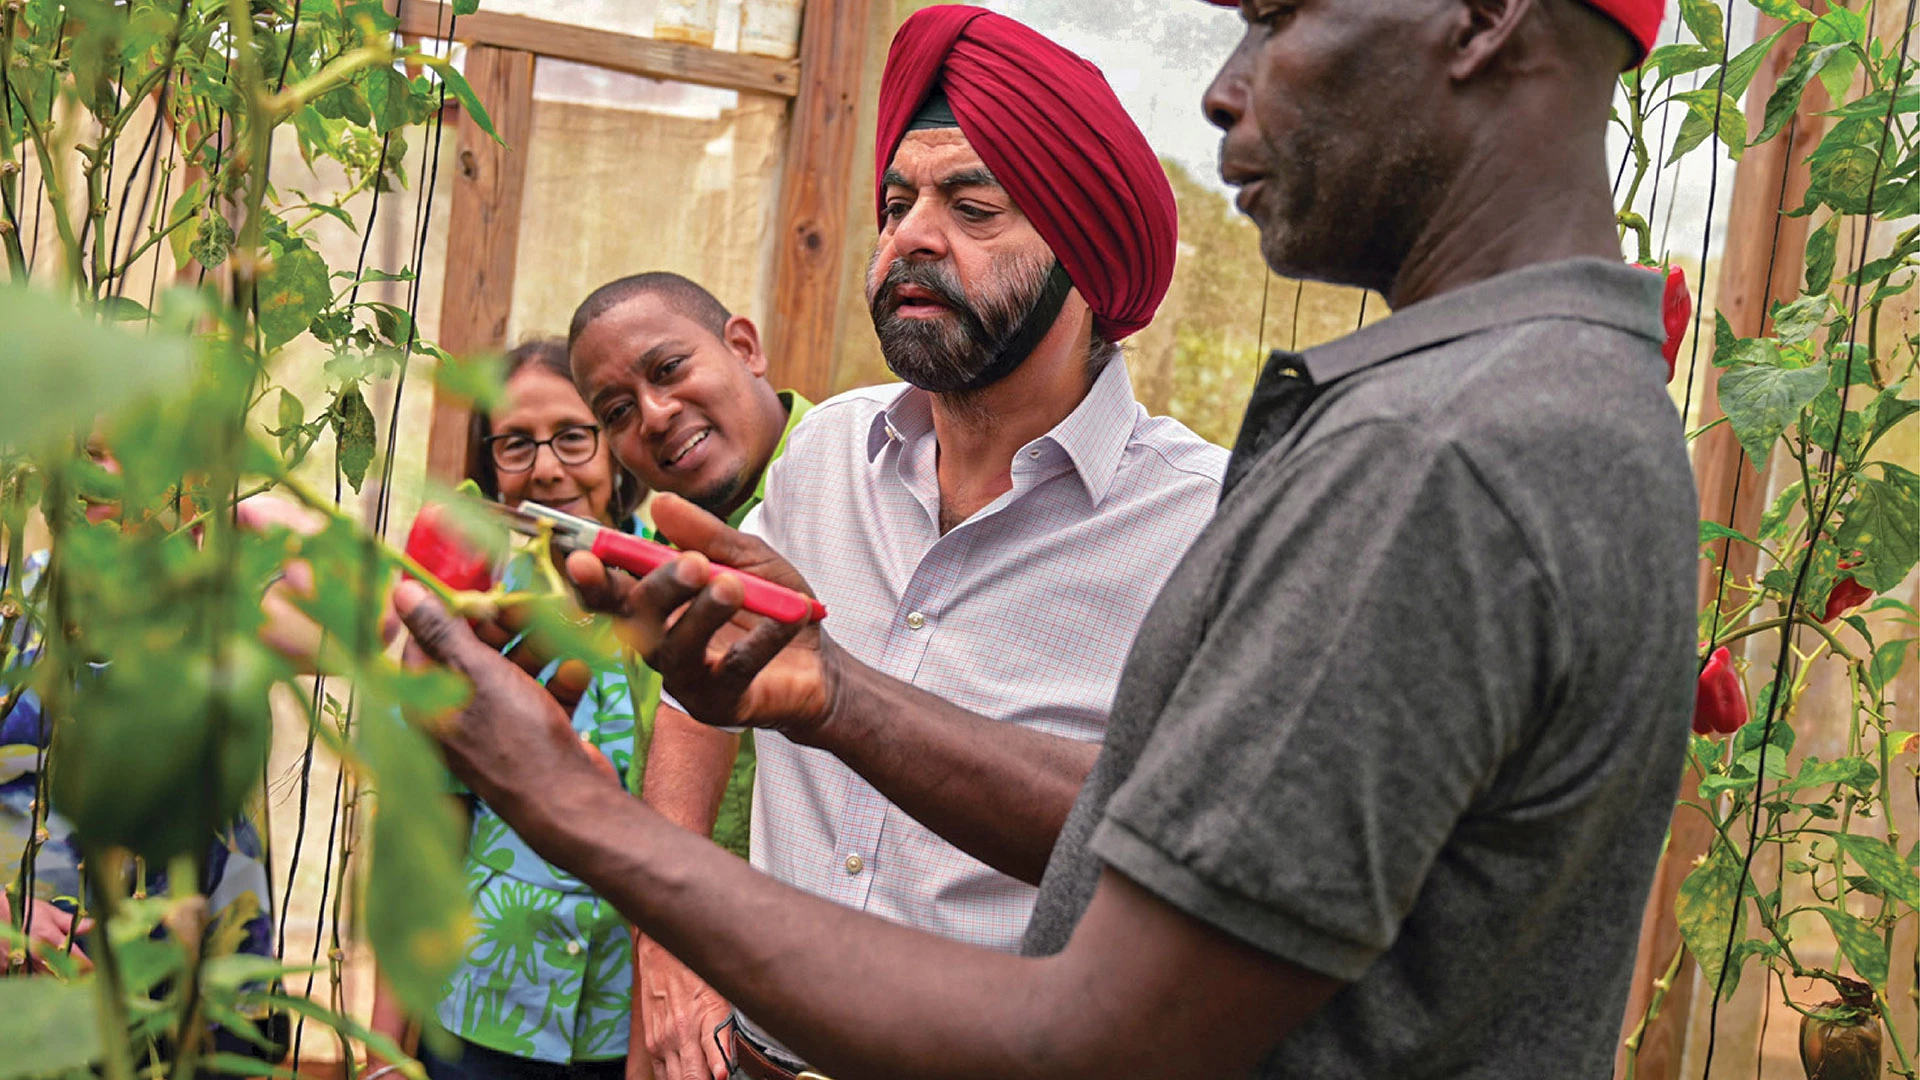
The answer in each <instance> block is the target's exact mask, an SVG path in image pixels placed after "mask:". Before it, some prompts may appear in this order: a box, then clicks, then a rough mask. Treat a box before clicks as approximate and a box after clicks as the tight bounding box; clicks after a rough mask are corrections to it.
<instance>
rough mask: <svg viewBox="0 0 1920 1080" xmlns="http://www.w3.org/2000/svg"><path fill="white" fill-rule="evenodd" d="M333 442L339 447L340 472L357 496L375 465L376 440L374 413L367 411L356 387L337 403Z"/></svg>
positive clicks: (364, 401)
mask: <svg viewBox="0 0 1920 1080" xmlns="http://www.w3.org/2000/svg"><path fill="white" fill-rule="evenodd" d="M333 438H334V441H335V442H336V443H337V444H338V449H337V451H336V452H337V453H338V454H339V458H340V471H341V472H342V473H343V474H345V476H346V478H347V483H349V484H352V485H353V490H354V491H355V492H356V493H358V492H359V490H360V484H361V482H362V481H364V480H366V478H367V467H368V466H370V465H372V464H373V442H374V439H373V410H372V409H369V408H367V399H366V398H364V397H361V396H360V388H359V387H357V386H350V387H348V388H346V389H345V390H343V391H341V392H340V395H339V397H338V398H336V399H335V404H334V414H333Z"/></svg>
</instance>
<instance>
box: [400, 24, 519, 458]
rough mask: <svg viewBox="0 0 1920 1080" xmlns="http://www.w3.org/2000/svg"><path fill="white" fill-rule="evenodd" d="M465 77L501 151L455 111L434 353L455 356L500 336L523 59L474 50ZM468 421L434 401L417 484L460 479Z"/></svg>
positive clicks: (460, 405)
mask: <svg viewBox="0 0 1920 1080" xmlns="http://www.w3.org/2000/svg"><path fill="white" fill-rule="evenodd" d="M466 75H467V82H469V83H470V84H472V86H473V90H474V93H475V94H477V95H478V96H479V98H480V102H481V104H483V105H485V106H486V107H487V112H488V114H489V115H490V116H491V117H492V118H493V126H494V130H495V131H497V132H499V134H500V139H501V142H495V141H494V140H493V139H491V138H489V137H488V135H487V133H486V132H484V131H482V130H480V126H479V125H478V124H476V123H474V122H473V119H472V117H470V116H468V115H467V114H466V112H465V110H462V111H461V113H460V141H459V148H458V151H457V153H458V157H457V158H456V163H457V166H458V167H457V168H456V169H455V171H454V176H453V210H452V215H451V219H450V221H449V222H448V228H447V265H446V270H445V273H444V276H445V285H444V287H443V291H442V293H441V301H440V334H439V344H440V347H441V348H443V349H445V350H447V351H448V352H450V353H455V354H459V353H467V352H473V351H476V350H479V349H489V348H495V347H498V346H499V345H500V344H502V342H503V341H504V340H505V338H506V335H507V315H508V313H509V312H511V311H512V309H513V269H514V259H515V257H516V255H517V254H518V250H519V243H520V196H521V193H522V191H523V190H524V189H525V187H526V172H527V158H526V146H527V142H528V140H529V139H530V138H531V137H532V135H533V54H532V53H530V52H523V51H521V50H518V49H500V48H495V47H493V46H491V45H475V46H473V47H472V48H471V49H469V50H468V52H467V71H466ZM502 143H504V144H505V145H502ZM422 182H424V179H423V181H422ZM418 269H419V268H418V267H416V268H415V271H416V272H418ZM468 415H469V409H468V406H467V403H466V402H465V401H460V400H456V399H452V398H448V397H446V396H444V395H443V394H441V393H440V392H439V391H438V390H436V391H435V392H434V396H433V424H432V427H431V428H430V429H429V433H428V436H427V475H429V476H431V477H434V478H435V479H438V480H443V481H445V482H447V483H458V482H459V481H460V480H462V479H464V478H465V477H466V475H467V464H468V463H467V421H468Z"/></svg>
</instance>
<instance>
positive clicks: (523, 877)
mask: <svg viewBox="0 0 1920 1080" xmlns="http://www.w3.org/2000/svg"><path fill="white" fill-rule="evenodd" d="M530 572H531V564H530V563H529V562H528V561H527V560H525V559H521V560H516V561H515V562H514V563H513V564H510V565H509V567H508V571H507V575H506V577H507V582H508V585H509V587H519V586H520V585H522V584H524V582H525V581H526V580H527V578H528V576H529V575H530ZM640 670H641V672H642V679H643V684H644V685H642V686H639V687H635V688H634V690H635V691H636V692H637V693H636V694H635V695H630V694H629V692H628V683H627V677H626V674H625V672H624V671H623V670H621V669H620V668H618V667H615V666H608V667H606V668H604V669H598V670H596V671H595V672H594V678H593V681H592V683H591V684H590V685H589V686H588V688H587V692H586V693H585V694H584V695H582V697H581V698H580V704H579V705H578V706H577V707H576V708H575V709H574V711H573V727H574V730H575V731H577V732H579V733H580V734H581V735H583V736H585V737H586V738H587V740H588V741H589V742H591V743H592V744H593V745H594V746H596V747H598V748H599V749H600V751H601V752H602V753H604V754H605V755H606V756H607V759H608V760H609V761H611V762H612V763H613V767H614V770H615V771H616V772H618V773H619V774H620V777H621V780H622V782H623V783H624V782H626V780H627V778H628V777H629V775H630V774H631V773H632V771H633V758H634V752H635V736H636V734H637V733H638V731H639V730H651V726H652V721H653V710H654V708H655V706H657V704H658V702H659V699H660V691H659V679H658V677H657V676H654V675H653V673H652V672H650V671H647V670H646V669H645V668H641V669H640ZM551 674H552V669H551V667H550V668H549V670H548V671H547V672H544V673H543V675H542V678H543V679H544V678H546V677H550V676H551ZM635 696H637V697H638V699H639V701H640V716H641V724H640V725H639V728H638V729H637V728H636V724H635V719H634V715H635V713H634V697H635ZM641 741H642V742H644V739H642V740H641ZM467 882H468V885H469V887H470V888H471V889H472V890H473V906H474V922H475V931H474V934H473V936H472V938H471V939H470V940H469V941H468V942H467V951H466V956H465V957H464V958H463V960H462V962H461V964H460V967H459V969H458V970H456V971H455V972H454V974H453V976H452V979H451V980H450V982H449V984H448V990H447V995H446V997H445V998H444V999H442V1001H441V1003H440V1008H439V1012H438V1017H439V1020H440V1023H441V1024H442V1025H443V1026H445V1027H446V1029H447V1030H448V1031H450V1032H452V1033H453V1034H455V1035H458V1036H460V1037H461V1038H463V1039H466V1040H467V1041H469V1042H473V1043H477V1044H479V1045H481V1046H484V1047H486V1048H488V1049H489V1050H496V1051H499V1052H501V1053H506V1054H514V1055H517V1056H519V1057H525V1058H531V1059H533V1060H536V1061H546V1062H562V1063H564V1062H577V1061H597V1060H606V1059H610V1058H622V1057H625V1056H626V1053H627V1031H628V1026H629V1023H630V1018H631V1016H632V993H633V966H632V962H631V957H630V948H631V946H630V940H629V937H628V928H627V923H626V920H624V919H622V918H621V916H620V913H619V912H617V911H615V910H614V908H613V905H611V904H609V903H607V902H606V901H604V900H602V899H600V898H599V897H598V896H595V895H594V894H593V892H592V891H591V890H589V889H588V888H587V887H586V886H585V885H582V884H581V883H580V881H579V879H577V878H575V877H573V876H572V875H571V874H568V873H566V872H565V871H563V870H560V869H559V868H557V867H554V866H552V865H550V864H548V863H547V862H546V861H545V860H543V859H541V858H540V856H538V855H536V854H534V852H533V849H532V848H529V847H528V846H527V845H526V842H525V841H523V840H521V839H520V837H519V836H517V835H515V834H514V832H513V830H512V829H510V828H508V826H507V823H506V822H505V821H503V820H502V819H501V818H500V816H499V815H498V814H496V813H494V812H493V810H492V809H491V808H490V807H488V806H487V805H486V804H485V803H484V802H479V801H477V800H476V801H475V803H474V814H473V833H472V837H471V840H470V843H469V848H468V854H467Z"/></svg>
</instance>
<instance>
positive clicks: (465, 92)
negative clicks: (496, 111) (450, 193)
mask: <svg viewBox="0 0 1920 1080" xmlns="http://www.w3.org/2000/svg"><path fill="white" fill-rule="evenodd" d="M422 60H423V62H424V63H426V65H427V66H428V67H431V68H432V69H433V70H434V73H435V74H437V75H439V76H440V81H441V82H442V83H443V84H444V85H445V86H446V88H447V89H448V90H449V91H451V92H452V93H453V96H454V97H457V98H459V99H460V107H461V108H463V109H465V110H467V115H468V116H469V117H471V118H472V119H473V122H474V123H475V124H476V125H478V126H479V128H480V130H481V131H484V132H486V133H487V135H488V137H489V138H491V139H493V141H494V142H497V143H500V145H502V146H505V145H506V142H505V140H503V139H501V138H500V135H499V133H498V132H496V131H494V130H493V118H492V117H491V116H488V115H487V107H486V106H485V105H482V104H480V97H479V95H477V94H475V93H474V92H473V87H472V86H469V85H468V84H467V77H466V76H465V75H462V74H460V69H459V68H456V67H454V66H453V65H452V64H451V63H449V62H448V61H446V60H445V59H441V58H437V57H430V56H429V57H422Z"/></svg>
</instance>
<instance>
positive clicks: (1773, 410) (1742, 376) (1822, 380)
mask: <svg viewBox="0 0 1920 1080" xmlns="http://www.w3.org/2000/svg"><path fill="white" fill-rule="evenodd" d="M1831 377H1832V374H1831V372H1829V371H1828V369H1827V365H1826V364H1823V363H1822V364H1813V365H1811V366H1808V367H1803V368H1783V367H1773V366H1770V365H1764V364H1749V365H1745V366H1741V367H1735V368H1732V369H1730V370H1728V371H1727V372H1726V373H1725V374H1723V375H1721V376H1720V408H1721V410H1722V411H1724V412H1725V413H1726V414H1727V422H1728V423H1729V424H1732V425H1733V434H1734V436H1735V437H1736V438H1738V439H1739V440H1740V445H1741V447H1742V448H1744V449H1745V450H1746V452H1747V458H1748V459H1749V460H1750V461H1752V462H1753V467H1754V468H1756V469H1757V468H1760V467H1761V466H1763V465H1764V464H1765V463H1766V460H1767V454H1768V452H1769V451H1771V450H1772V449H1773V444H1774V441H1775V440H1777V439H1779V438H1780V434H1781V433H1782V432H1784V431H1786V430H1787V428H1788V426H1790V425H1791V424H1792V423H1793V422H1794V421H1795V420H1796V419H1798V418H1799V416H1800V410H1801V409H1803V408H1806V406H1807V404H1808V403H1809V402H1811V401H1812V400H1813V399H1814V398H1816V397H1819V396H1820V391H1822V390H1825V389H1826V388H1827V380H1828V379H1829V378H1831Z"/></svg>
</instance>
